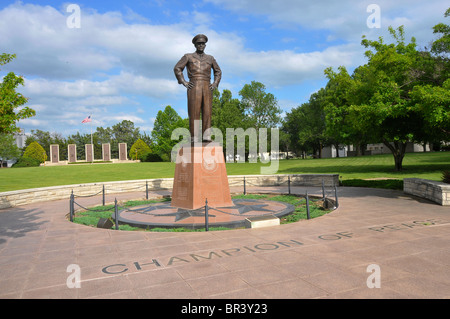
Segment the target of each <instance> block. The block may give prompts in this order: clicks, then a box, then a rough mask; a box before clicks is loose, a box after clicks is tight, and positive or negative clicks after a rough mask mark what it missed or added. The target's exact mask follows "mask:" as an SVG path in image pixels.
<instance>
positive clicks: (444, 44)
mask: <svg viewBox="0 0 450 319" xmlns="http://www.w3.org/2000/svg"><path fill="white" fill-rule="evenodd" d="M449 16H450V8H448V9H447V11H445V14H444V17H446V18H447V17H449ZM433 33H437V34H441V37H440V38H439V39H437V40H435V41H434V42H433V44H432V46H431V52H433V53H435V54H446V53H447V54H448V53H449V52H450V25H448V24H444V23H438V24H436V25H435V26H434V27H433Z"/></svg>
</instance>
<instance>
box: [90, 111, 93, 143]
mask: <svg viewBox="0 0 450 319" xmlns="http://www.w3.org/2000/svg"><path fill="white" fill-rule="evenodd" d="M90 117H91V145H92V148H94V144H93V143H92V115H90Z"/></svg>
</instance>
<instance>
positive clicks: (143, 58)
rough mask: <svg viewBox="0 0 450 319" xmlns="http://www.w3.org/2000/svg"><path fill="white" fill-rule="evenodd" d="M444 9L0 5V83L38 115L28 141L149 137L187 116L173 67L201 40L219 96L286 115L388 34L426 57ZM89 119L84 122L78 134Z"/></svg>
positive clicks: (166, 0) (285, 2) (156, 0)
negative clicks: (128, 128)
mask: <svg viewBox="0 0 450 319" xmlns="http://www.w3.org/2000/svg"><path fill="white" fill-rule="evenodd" d="M445 2H446V1H442V0H440V1H437V0H428V1H423V0H422V1H417V0H408V1H405V0H398V1H390V0H368V1H366V0H358V1H356V0H341V1H332V0H316V1H310V0H306V1H304V0H277V1H273V0H194V1H184V0H137V1H132V2H131V1H127V2H125V1H116V0H108V1H81V0H80V1H73V2H64V1H5V0H0V51H1V52H0V53H10V54H13V53H14V54H16V55H17V57H16V59H14V60H13V61H12V62H11V63H8V64H7V65H4V66H1V67H0V77H3V76H4V75H6V74H7V72H10V71H13V72H14V73H16V74H17V75H21V76H23V77H24V79H25V86H23V87H19V88H18V91H19V92H21V93H22V94H23V95H24V96H26V97H27V98H28V99H29V100H28V103H27V106H29V107H31V108H32V109H34V110H35V111H36V116H34V117H32V118H29V119H24V120H21V121H19V123H18V126H19V127H21V128H22V129H24V130H25V132H26V133H30V132H31V130H36V129H39V130H44V131H49V132H56V133H60V134H62V135H63V136H69V135H71V134H76V133H77V132H79V133H80V134H88V133H90V130H91V129H92V130H93V131H95V129H96V127H98V126H102V127H111V126H113V125H115V124H117V123H119V122H121V121H123V120H131V121H133V122H134V124H135V127H139V128H140V130H141V132H142V133H144V132H145V133H146V134H150V133H151V130H152V128H153V123H154V121H155V118H156V115H157V113H158V111H160V110H164V108H165V107H166V106H167V105H170V106H172V107H173V108H174V109H175V110H176V111H177V112H178V114H179V115H180V116H182V117H183V118H187V116H188V115H187V98H186V89H185V88H184V87H183V86H182V85H179V84H178V83H177V80H176V79H175V76H174V73H173V67H174V66H175V64H176V63H177V62H178V60H179V59H180V58H181V57H182V56H183V55H184V54H185V53H191V52H194V51H195V48H194V46H193V44H192V42H191V41H192V38H193V37H194V36H195V35H196V34H199V33H202V34H206V35H207V36H208V39H209V41H208V43H207V45H206V49H205V53H207V54H211V55H213V56H214V57H215V59H216V61H217V62H218V64H219V66H220V68H221V69H222V80H221V82H220V85H219V90H220V92H222V91H223V90H224V89H227V90H230V91H231V92H232V94H233V97H234V98H239V91H240V90H241V89H242V87H243V86H244V85H245V84H250V83H251V81H258V82H261V83H263V84H264V85H265V86H266V92H267V93H272V94H273V95H274V96H275V97H276V98H277V100H278V105H279V107H280V108H281V109H282V111H283V114H285V113H286V112H290V110H291V109H292V108H294V107H297V106H299V105H301V104H302V103H305V102H307V101H308V99H309V97H310V95H311V94H312V93H314V92H317V91H318V90H319V89H320V88H322V87H324V86H325V85H326V82H327V80H326V77H325V76H324V72H323V71H324V70H325V69H326V68H327V67H333V68H334V69H337V68H338V67H339V66H345V67H346V68H347V70H349V72H352V71H353V70H354V69H355V68H356V67H358V66H360V65H363V64H365V63H366V62H367V60H366V58H365V56H364V51H365V50H366V49H365V48H364V47H363V46H362V45H361V39H362V36H363V35H365V36H366V37H367V38H368V39H372V40H376V39H378V38H379V37H380V36H381V37H383V39H384V41H386V42H392V41H393V39H392V38H391V37H390V36H389V33H388V27H389V26H392V27H394V28H397V27H399V26H401V25H403V26H404V27H405V33H406V41H407V42H409V41H410V39H411V37H415V38H416V41H417V46H418V48H424V47H429V44H430V42H431V41H432V40H434V39H436V38H437V35H435V34H433V32H432V27H433V26H434V25H436V24H438V23H439V22H446V23H448V21H445V18H444V12H445V10H446V9H447V7H448V3H445ZM374 5H375V6H374ZM185 78H186V79H187V75H186V71H185ZM88 115H91V116H92V122H91V123H90V124H82V123H81V121H82V120H83V119H84V118H86V117H87V116H88ZM282 116H283V115H282Z"/></svg>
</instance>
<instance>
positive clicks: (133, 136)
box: [111, 120, 140, 156]
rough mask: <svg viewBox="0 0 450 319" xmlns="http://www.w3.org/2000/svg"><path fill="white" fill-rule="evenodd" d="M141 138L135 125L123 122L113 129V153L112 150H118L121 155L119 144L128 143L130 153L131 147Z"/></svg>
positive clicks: (127, 121)
mask: <svg viewBox="0 0 450 319" xmlns="http://www.w3.org/2000/svg"><path fill="white" fill-rule="evenodd" d="M139 137H140V135H139V128H138V127H134V123H133V122H132V121H129V120H123V121H122V122H120V123H117V124H115V125H113V126H112V127H111V139H112V145H111V153H112V150H113V149H114V150H117V156H118V154H119V150H118V147H119V146H118V145H119V143H127V151H128V152H129V151H130V148H131V145H133V143H134V142H135V141H136V140H137V139H138V138H139Z"/></svg>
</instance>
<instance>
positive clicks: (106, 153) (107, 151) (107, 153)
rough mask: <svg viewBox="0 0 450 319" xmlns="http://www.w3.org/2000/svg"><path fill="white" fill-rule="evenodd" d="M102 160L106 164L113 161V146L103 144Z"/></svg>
mask: <svg viewBox="0 0 450 319" xmlns="http://www.w3.org/2000/svg"><path fill="white" fill-rule="evenodd" d="M102 159H103V161H105V162H107V161H110V160H111V146H110V144H109V143H106V144H102Z"/></svg>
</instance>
